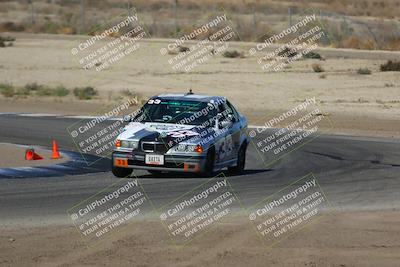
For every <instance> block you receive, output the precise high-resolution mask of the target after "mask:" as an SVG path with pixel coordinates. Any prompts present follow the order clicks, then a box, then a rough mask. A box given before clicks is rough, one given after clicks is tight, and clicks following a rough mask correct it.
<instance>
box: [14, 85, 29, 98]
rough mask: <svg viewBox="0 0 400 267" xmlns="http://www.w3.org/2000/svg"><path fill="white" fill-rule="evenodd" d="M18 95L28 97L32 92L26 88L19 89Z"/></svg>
mask: <svg viewBox="0 0 400 267" xmlns="http://www.w3.org/2000/svg"><path fill="white" fill-rule="evenodd" d="M16 94H17V95H19V96H28V95H30V94H31V91H30V90H28V89H26V88H25V86H24V87H18V88H17V90H16Z"/></svg>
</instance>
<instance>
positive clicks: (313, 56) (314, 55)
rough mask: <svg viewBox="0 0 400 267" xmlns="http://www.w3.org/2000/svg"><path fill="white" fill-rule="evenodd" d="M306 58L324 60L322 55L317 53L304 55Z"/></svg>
mask: <svg viewBox="0 0 400 267" xmlns="http://www.w3.org/2000/svg"><path fill="white" fill-rule="evenodd" d="M303 57H304V58H311V59H322V57H321V55H320V54H318V53H317V52H313V51H310V52H308V53H307V54H304V55H303Z"/></svg>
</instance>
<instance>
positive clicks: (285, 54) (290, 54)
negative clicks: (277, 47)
mask: <svg viewBox="0 0 400 267" xmlns="http://www.w3.org/2000/svg"><path fill="white" fill-rule="evenodd" d="M278 56H281V57H295V56H297V52H296V51H294V50H292V49H290V48H289V47H287V46H285V48H284V49H283V50H282V51H280V52H279V53H278Z"/></svg>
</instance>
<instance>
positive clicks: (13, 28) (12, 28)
mask: <svg viewBox="0 0 400 267" xmlns="http://www.w3.org/2000/svg"><path fill="white" fill-rule="evenodd" d="M0 31H1V32H22V31H25V27H24V26H22V25H20V24H15V23H14V22H11V21H7V22H3V23H1V24H0Z"/></svg>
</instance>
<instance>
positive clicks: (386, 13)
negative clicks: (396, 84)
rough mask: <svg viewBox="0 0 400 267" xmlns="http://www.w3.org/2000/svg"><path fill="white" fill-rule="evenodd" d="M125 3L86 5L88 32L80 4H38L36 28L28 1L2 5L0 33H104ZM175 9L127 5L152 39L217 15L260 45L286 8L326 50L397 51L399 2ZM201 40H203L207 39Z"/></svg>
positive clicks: (284, 22)
mask: <svg viewBox="0 0 400 267" xmlns="http://www.w3.org/2000/svg"><path fill="white" fill-rule="evenodd" d="M52 2H55V3H56V4H52ZM128 2H129V1H126V0H103V1H97V0H86V19H85V26H86V27H85V29H82V21H81V17H80V7H79V1H72V0H66V1H61V0H56V1H49V0H36V1H34V10H35V14H34V21H33V22H34V23H33V22H32V17H31V14H30V7H29V5H28V4H27V1H7V2H5V1H0V32H2V31H3V32H4V31H27V32H35V33H53V34H76V33H80V32H83V33H90V32H92V31H93V29H95V28H99V27H100V29H102V26H101V25H102V24H103V22H105V21H109V20H110V19H112V18H115V17H116V16H117V15H120V14H127V9H128ZM173 3H174V1H173V0H157V1H156V0H137V1H131V5H130V6H129V7H133V6H134V7H135V8H136V9H137V10H138V12H139V18H140V20H141V22H143V24H144V25H145V28H146V29H147V30H148V31H149V33H150V35H151V36H153V37H162V38H174V37H177V36H181V35H183V34H185V33H189V32H191V31H193V30H194V29H195V28H196V27H198V26H200V25H201V24H203V23H206V22H208V21H209V20H210V19H212V18H213V17H215V16H216V15H217V14H222V13H226V14H227V15H228V18H229V19H230V21H231V24H232V26H233V27H234V29H235V30H236V31H237V33H238V34H239V36H240V40H243V41H263V40H265V38H268V37H269V36H271V35H272V34H274V33H278V32H280V31H282V30H283V29H284V28H286V27H287V26H288V24H289V17H288V7H291V10H292V14H293V18H292V20H293V21H297V20H298V19H299V18H300V17H299V16H300V15H302V14H304V12H308V13H310V12H311V11H309V10H310V8H312V9H314V10H315V13H316V14H317V15H318V16H319V19H320V20H321V22H322V23H323V25H324V26H325V30H326V32H327V34H328V35H329V40H330V41H329V42H326V41H325V42H324V43H323V44H324V45H332V46H334V47H339V48H355V49H385V50H400V34H397V35H395V34H396V31H398V28H399V27H400V23H399V14H400V13H399V12H398V11H399V10H400V2H399V1H397V0H349V1H343V0H310V1H273V0H266V1H259V0H219V1H214V0H204V1H196V0H185V1H178V6H177V7H176V9H175V7H174V4H173ZM175 11H176V13H175ZM175 14H176V17H175ZM344 15H345V16H344ZM352 16H356V17H352ZM368 29H370V31H368ZM209 34H212V32H211V33H209ZM200 38H207V35H205V36H200ZM236 40H238V39H236Z"/></svg>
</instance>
